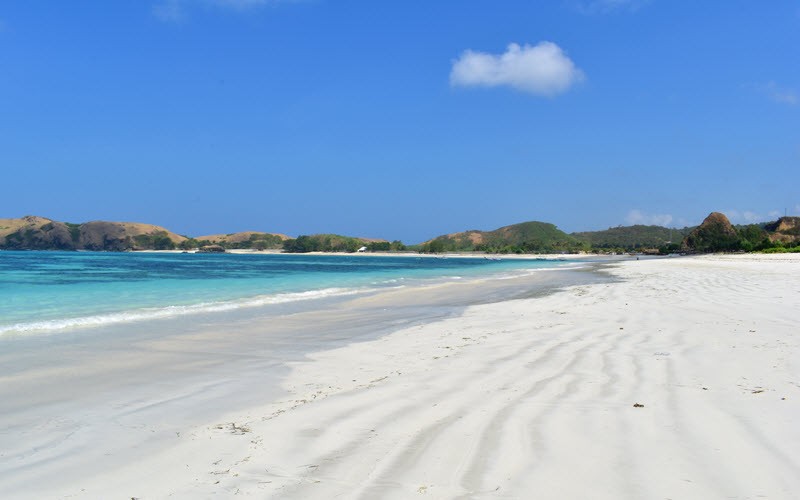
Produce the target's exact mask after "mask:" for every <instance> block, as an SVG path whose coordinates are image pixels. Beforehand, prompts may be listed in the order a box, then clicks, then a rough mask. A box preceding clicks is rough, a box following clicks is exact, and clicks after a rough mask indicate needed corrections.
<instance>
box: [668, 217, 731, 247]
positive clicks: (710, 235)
mask: <svg viewBox="0 0 800 500" xmlns="http://www.w3.org/2000/svg"><path fill="white" fill-rule="evenodd" d="M681 247H682V250H684V251H688V252H731V251H735V250H739V248H740V238H739V235H738V233H737V232H736V229H735V228H734V227H733V225H732V224H731V221H729V220H728V218H727V217H726V216H725V214H722V213H719V212H712V213H711V214H710V215H709V216H708V217H706V219H705V220H704V221H703V223H702V224H700V225H699V226H697V227H696V228H694V229H693V230H692V232H690V233H689V234H688V235H687V236H686V238H685V239H684V240H683V244H682V245H681Z"/></svg>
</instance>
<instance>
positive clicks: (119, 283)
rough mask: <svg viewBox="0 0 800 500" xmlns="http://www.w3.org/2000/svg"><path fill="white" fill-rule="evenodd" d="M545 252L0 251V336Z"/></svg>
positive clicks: (384, 280)
mask: <svg viewBox="0 0 800 500" xmlns="http://www.w3.org/2000/svg"><path fill="white" fill-rule="evenodd" d="M563 264H564V263H563V262H557V261H552V260H540V259H530V260H527V259H526V260H518V259H508V260H499V261H498V260H488V259H484V258H447V259H445V258H435V257H414V256H400V257H386V256H370V255H354V256H342V255H305V254H257V253H255V254H221V255H214V254H183V253H104V252H96V253H95V252H32V251H29V252H15V251H0V336H7V335H20V334H29V333H35V332H54V331H55V332H57V331H61V330H65V329H70V328H75V327H83V326H94V325H97V326H102V325H107V324H113V323H122V322H133V321H137V320H145V319H154V318H166V317H172V316H179V315H190V314H194V313H201V312H213V311H227V310H233V309H238V308H247V307H257V306H261V305H267V304H278V303H286V302H294V301H304V300H305V301H310V300H314V299H319V298H324V297H335V296H343V295H349V294H358V293H368V292H370V291H374V290H376V289H380V288H386V287H399V286H409V285H413V284H414V283H418V282H419V281H420V280H423V281H430V280H456V279H462V278H471V277H479V276H498V277H502V276H508V275H512V274H518V273H519V272H526V271H530V270H535V269H542V268H551V267H554V266H558V265H563Z"/></svg>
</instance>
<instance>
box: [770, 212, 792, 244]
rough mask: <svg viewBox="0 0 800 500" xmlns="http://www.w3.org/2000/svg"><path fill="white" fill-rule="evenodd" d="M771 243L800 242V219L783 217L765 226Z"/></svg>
mask: <svg viewBox="0 0 800 500" xmlns="http://www.w3.org/2000/svg"><path fill="white" fill-rule="evenodd" d="M764 229H765V230H766V231H767V233H768V235H769V239H770V240H771V241H781V242H783V243H789V242H797V241H800V217H781V218H780V219H778V220H776V221H775V222H770V223H768V224H766V225H765V226H764Z"/></svg>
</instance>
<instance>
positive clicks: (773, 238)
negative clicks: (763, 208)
mask: <svg viewBox="0 0 800 500" xmlns="http://www.w3.org/2000/svg"><path fill="white" fill-rule="evenodd" d="M795 219H796V220H795ZM798 228H800V217H782V218H781V219H779V220H777V221H775V222H770V223H762V224H747V225H740V226H733V225H732V224H731V223H730V221H729V220H728V218H727V217H726V216H725V215H724V214H721V213H719V212H713V213H711V214H710V215H709V216H708V217H706V219H705V220H704V221H703V223H702V224H700V225H699V226H698V227H696V228H695V229H693V230H692V231H691V232H690V233H689V234H688V235H687V236H686V238H685V239H684V240H683V243H682V249H683V250H684V251H691V252H702V253H708V252H736V251H744V252H752V251H761V252H785V251H800V248H798V247H800V230H798ZM795 232H796V234H795Z"/></svg>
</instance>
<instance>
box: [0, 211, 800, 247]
mask: <svg viewBox="0 0 800 500" xmlns="http://www.w3.org/2000/svg"><path fill="white" fill-rule="evenodd" d="M204 248H205V249H211V250H216V251H225V250H228V249H251V250H254V251H263V250H272V251H283V252H290V253H303V252H356V251H370V252H378V251H380V252H392V251H416V252H423V253H442V252H485V253H530V254H537V253H580V252H587V253H589V252H593V253H620V252H640V253H648V254H666V253H673V252H730V251H769V252H782V251H800V217H781V218H780V219H778V220H776V221H771V222H763V223H759V224H748V225H738V226H734V225H732V224H731V223H730V221H729V220H728V218H727V217H726V216H725V215H724V214H722V213H719V212H713V213H712V214H710V215H709V216H708V217H706V219H705V220H704V221H703V223H702V224H700V225H699V226H697V227H684V228H667V227H662V226H644V225H634V226H619V227H614V228H609V229H606V230H602V231H588V232H576V233H571V234H568V233H565V232H563V231H561V230H560V229H558V228H557V227H556V226H555V225H554V224H550V223H547V222H538V221H530V222H522V223H519V224H513V225H510V226H504V227H501V228H498V229H495V230H492V231H481V230H469V231H464V232H458V233H450V234H445V235H441V236H437V237H435V238H432V239H430V240H427V241H425V242H423V243H420V244H417V245H405V244H403V243H402V242H401V241H399V240H395V241H391V242H390V241H387V240H383V239H374V238H362V237H353V236H342V235H337V234H314V235H301V236H298V237H296V238H292V237H290V236H287V235H285V234H279V233H269V232H259V231H245V232H238V233H229V234H213V235H206V236H196V237H191V236H186V235H180V234H177V233H174V232H172V231H170V230H169V229H166V228H164V227H161V226H157V225H153V224H144V223H135V222H108V221H92V222H85V223H81V224H73V223H70V222H59V221H55V220H52V219H48V218H45V217H38V216H33V215H29V216H25V217H22V218H18V219H0V249H2V250H91V251H112V252H124V251H136V250H186V251H190V250H198V249H204Z"/></svg>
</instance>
